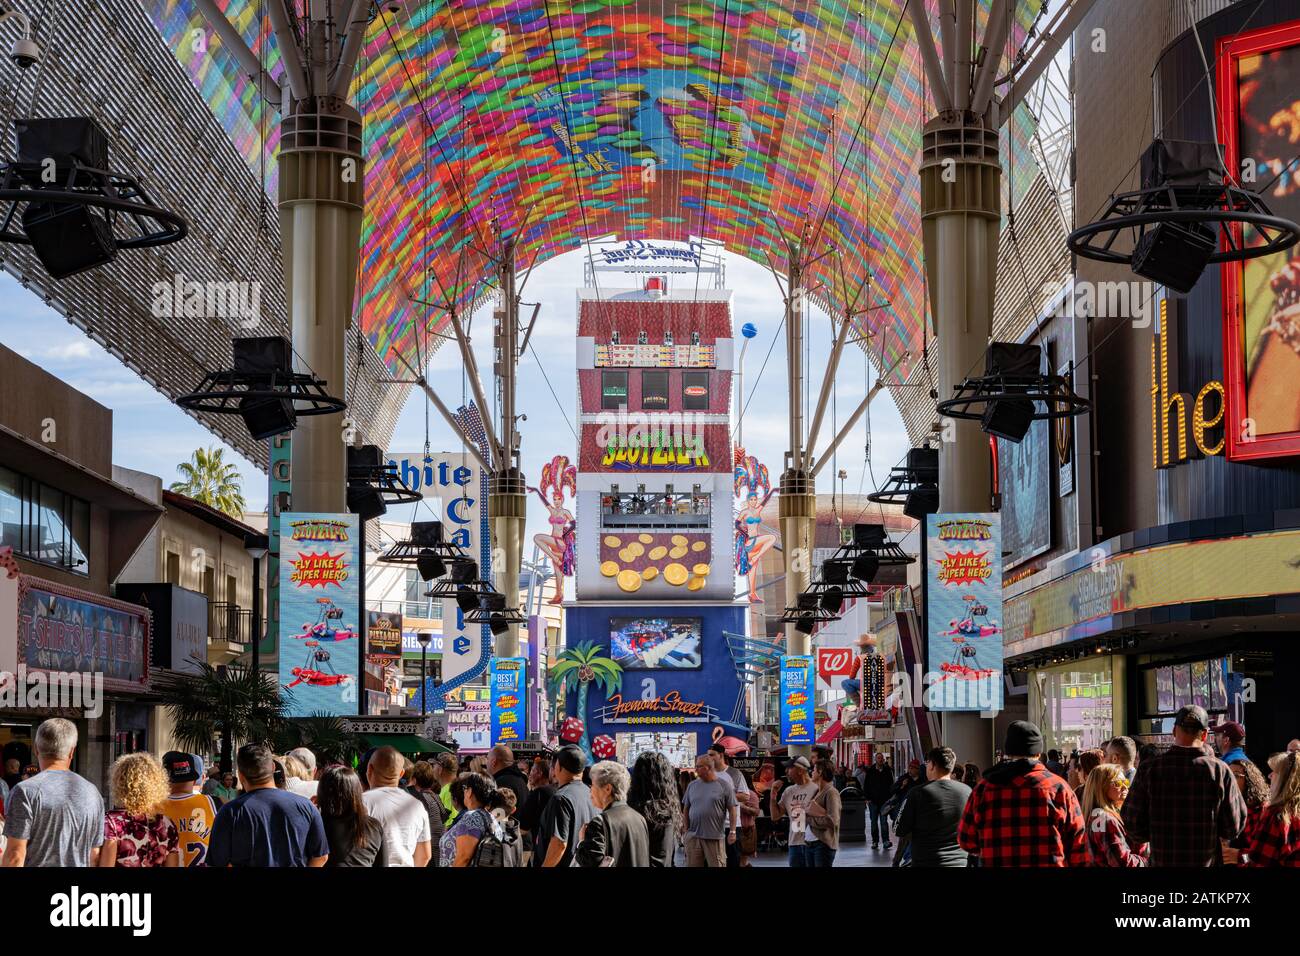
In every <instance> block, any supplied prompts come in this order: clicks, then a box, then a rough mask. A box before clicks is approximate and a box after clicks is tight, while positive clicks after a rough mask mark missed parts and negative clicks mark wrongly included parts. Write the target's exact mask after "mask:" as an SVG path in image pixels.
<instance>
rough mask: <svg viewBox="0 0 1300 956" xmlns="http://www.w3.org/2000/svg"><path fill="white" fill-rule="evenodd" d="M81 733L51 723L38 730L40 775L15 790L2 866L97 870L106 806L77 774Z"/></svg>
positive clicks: (60, 720)
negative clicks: (74, 765) (74, 760)
mask: <svg viewBox="0 0 1300 956" xmlns="http://www.w3.org/2000/svg"><path fill="white" fill-rule="evenodd" d="M76 752H77V727H76V725H75V724H73V723H72V721H70V720H64V719H63V718H62V717H51V718H50V719H49V720H47V721H45V722H44V723H43V724H41V726H40V727H38V728H37V730H36V760H37V763H38V764H39V766H40V768H41V772H40V773H38V774H37V775H36V776H34V777H31V778H29V779H27V780H24V781H23V782H22V783H20V784H18V786H16V787H14V790H13V793H11V794H10V795H9V801H8V804H7V805H6V808H5V836H6V837H7V838H8V839H7V842H6V845H5V852H4V858H3V860H0V866H7V867H17V866H94V865H95V864H97V863H98V862H99V848H100V846H102V845H103V843H104V800H103V798H102V797H101V796H100V795H99V791H98V790H96V789H95V788H94V786H92V785H91V784H90V783H88V782H87V781H86V780H84V779H83V778H81V777H79V776H78V775H77V774H75V773H73V772H72V758H73V757H74V756H75V755H76Z"/></svg>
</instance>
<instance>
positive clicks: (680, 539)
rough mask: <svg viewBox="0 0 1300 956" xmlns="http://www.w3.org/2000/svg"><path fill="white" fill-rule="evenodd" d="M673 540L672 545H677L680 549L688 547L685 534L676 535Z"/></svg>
mask: <svg viewBox="0 0 1300 956" xmlns="http://www.w3.org/2000/svg"><path fill="white" fill-rule="evenodd" d="M671 540H672V543H673V544H675V545H677V547H679V548H684V547H686V535H684V534H675V535H673V536H672V538H671Z"/></svg>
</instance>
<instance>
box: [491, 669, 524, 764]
mask: <svg viewBox="0 0 1300 956" xmlns="http://www.w3.org/2000/svg"><path fill="white" fill-rule="evenodd" d="M527 667H528V661H527V660H525V659H524V658H522V657H494V658H492V663H491V665H490V668H489V674H490V676H491V684H490V686H491V688H492V746H494V747H495V746H496V745H497V744H512V743H516V742H517V741H520V740H522V739H523V738H524V737H525V736H527V734H528V724H527V720H526V718H525V716H524V690H525V688H526V684H525V682H524V675H525V674H526V673H527V670H526V669H527Z"/></svg>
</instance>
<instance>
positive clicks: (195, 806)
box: [162, 750, 217, 866]
mask: <svg viewBox="0 0 1300 956" xmlns="http://www.w3.org/2000/svg"><path fill="white" fill-rule="evenodd" d="M162 764H163V769H164V770H166V771H167V780H168V781H169V783H170V784H171V795H170V796H168V798H167V801H166V802H165V803H164V804H163V808H162V810H163V815H164V816H166V817H167V819H169V820H171V822H172V823H174V824H176V835H177V837H178V838H179V840H178V842H179V845H180V852H181V866H204V865H205V863H204V859H205V858H206V857H207V855H208V834H210V833H211V832H212V823H213V821H214V820H216V818H217V805H216V803H215V802H213V799H212V798H211V797H209V796H207V795H206V794H203V793H199V792H198V791H197V789H196V787H197V785H198V782H199V781H200V780H202V779H203V758H202V757H200V756H198V755H197V754H187V753H182V752H181V751H179V750H172V751H168V752H167V753H165V754H163V759H162Z"/></svg>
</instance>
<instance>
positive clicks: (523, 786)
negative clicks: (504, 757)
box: [492, 764, 528, 817]
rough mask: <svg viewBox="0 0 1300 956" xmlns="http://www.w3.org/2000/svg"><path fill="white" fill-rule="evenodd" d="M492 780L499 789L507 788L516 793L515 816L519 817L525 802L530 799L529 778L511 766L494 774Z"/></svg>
mask: <svg viewBox="0 0 1300 956" xmlns="http://www.w3.org/2000/svg"><path fill="white" fill-rule="evenodd" d="M492 779H493V780H495V781H496V782H497V786H498V787H507V788H508V789H510V790H513V791H514V792H515V813H514V815H515V816H516V817H518V816H519V811H520V810H522V809H523V806H524V801H525V800H527V799H528V778H527V777H526V776H524V774H523V771H521V770H520V769H519V768H518V767H516V766H515V765H514V764H511V765H510V766H508V767H503V768H502V769H500V770H498V771H497V772H496V773H494V774H493V775H492Z"/></svg>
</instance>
